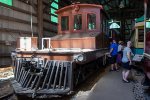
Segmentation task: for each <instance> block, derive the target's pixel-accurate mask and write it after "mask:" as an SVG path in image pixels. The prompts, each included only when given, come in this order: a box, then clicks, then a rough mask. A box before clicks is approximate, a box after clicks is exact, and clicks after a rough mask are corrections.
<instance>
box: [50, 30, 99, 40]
mask: <svg viewBox="0 0 150 100" xmlns="http://www.w3.org/2000/svg"><path fill="white" fill-rule="evenodd" d="M98 35H100V33H98V32H97V33H96V32H95V33H74V34H64V35H62V34H61V35H56V36H54V37H52V38H51V39H54V40H55V39H69V38H85V37H96V36H98Z"/></svg>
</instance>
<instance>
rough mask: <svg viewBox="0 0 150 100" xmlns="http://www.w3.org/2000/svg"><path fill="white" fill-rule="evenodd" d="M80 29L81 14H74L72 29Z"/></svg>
mask: <svg viewBox="0 0 150 100" xmlns="http://www.w3.org/2000/svg"><path fill="white" fill-rule="evenodd" d="M81 29H82V15H81V14H78V15H74V30H81Z"/></svg>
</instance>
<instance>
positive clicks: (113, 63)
mask: <svg viewBox="0 0 150 100" xmlns="http://www.w3.org/2000/svg"><path fill="white" fill-rule="evenodd" d="M109 53H110V56H111V60H110V64H111V69H110V71H114V70H117V71H118V66H117V54H118V44H117V43H116V40H115V39H113V42H112V44H111V45H110V52H109ZM114 67H115V68H114Z"/></svg>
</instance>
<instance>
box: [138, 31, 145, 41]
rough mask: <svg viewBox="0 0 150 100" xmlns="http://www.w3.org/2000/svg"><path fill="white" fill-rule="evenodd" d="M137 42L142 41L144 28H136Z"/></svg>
mask: <svg viewBox="0 0 150 100" xmlns="http://www.w3.org/2000/svg"><path fill="white" fill-rule="evenodd" d="M138 33H139V34H138V42H144V30H143V29H139V30H138Z"/></svg>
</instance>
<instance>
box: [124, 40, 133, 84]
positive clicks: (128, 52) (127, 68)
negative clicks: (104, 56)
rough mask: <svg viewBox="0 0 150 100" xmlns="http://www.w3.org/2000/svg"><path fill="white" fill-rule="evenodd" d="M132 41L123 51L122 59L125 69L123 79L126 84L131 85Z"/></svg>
mask: <svg viewBox="0 0 150 100" xmlns="http://www.w3.org/2000/svg"><path fill="white" fill-rule="evenodd" d="M130 47H131V41H128V42H127V46H126V47H125V48H124V50H123V57H122V67H123V68H124V69H123V71H122V79H123V81H124V82H126V83H129V81H128V76H129V73H130V70H131V64H132V61H131V54H132V51H131V48H130Z"/></svg>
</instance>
